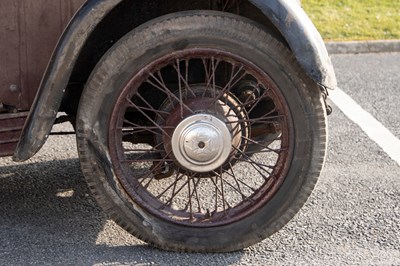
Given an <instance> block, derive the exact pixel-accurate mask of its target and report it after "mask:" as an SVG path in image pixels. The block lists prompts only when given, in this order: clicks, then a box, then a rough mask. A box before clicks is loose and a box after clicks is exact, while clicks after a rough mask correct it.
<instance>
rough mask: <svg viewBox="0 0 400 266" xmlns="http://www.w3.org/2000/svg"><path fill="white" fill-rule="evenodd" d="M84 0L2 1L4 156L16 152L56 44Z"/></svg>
mask: <svg viewBox="0 0 400 266" xmlns="http://www.w3.org/2000/svg"><path fill="white" fill-rule="evenodd" d="M83 2H84V0H68V1H64V0H58V1H54V0H35V1H26V0H2V1H0V25H2V26H1V27H0V45H1V49H0V156H10V155H12V154H13V153H14V151H15V148H16V146H17V143H18V141H19V138H20V135H21V131H22V129H23V126H24V123H25V120H26V118H27V117H28V110H29V109H30V107H31V105H32V103H33V101H34V98H35V95H36V93H37V90H38V88H39V84H40V81H41V79H42V77H43V74H44V72H45V69H46V66H47V64H48V62H49V60H50V58H51V54H52V52H53V50H54V47H55V46H56V44H57V41H58V39H59V37H60V36H61V34H62V32H63V30H64V28H65V27H66V25H67V24H68V22H69V20H70V19H71V17H72V16H73V14H74V13H75V12H76V10H78V9H79V7H80V6H81V5H82V3H83Z"/></svg>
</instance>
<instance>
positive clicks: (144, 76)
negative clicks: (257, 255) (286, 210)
mask: <svg viewBox="0 0 400 266" xmlns="http://www.w3.org/2000/svg"><path fill="white" fill-rule="evenodd" d="M210 121H213V122H210ZM291 125H292V122H291V117H290V113H289V110H288V107H287V104H286V101H285V99H284V97H283V95H282V94H281V92H280V91H279V89H278V88H277V86H276V85H275V83H274V82H273V81H272V80H271V78H270V77H269V75H268V74H267V73H265V72H264V71H262V70H261V69H260V68H258V67H257V66H256V65H254V64H253V63H251V62H250V61H248V60H246V59H244V58H242V57H240V56H237V55H233V54H231V53H228V52H224V51H221V50H216V49H205V48H192V49H185V50H183V51H178V52H174V53H171V54H168V55H166V56H164V57H161V58H159V59H157V60H155V61H153V62H151V63H150V64H148V65H147V66H145V67H144V68H142V69H141V70H140V71H138V72H137V73H135V74H134V75H133V76H132V77H131V78H130V80H129V82H127V84H126V85H125V86H124V88H123V90H122V93H121V94H120V96H119V98H118V100H117V101H116V103H115V105H114V109H113V112H112V115H111V119H110V126H109V132H108V139H109V151H110V156H111V161H112V164H113V170H114V173H115V175H116V177H117V181H118V182H119V183H120V184H121V185H122V187H123V189H124V190H125V192H126V193H127V194H128V195H129V197H130V199H131V200H132V201H134V202H135V203H136V204H137V205H139V206H140V207H141V208H142V209H143V210H145V211H147V212H149V213H151V214H153V215H155V216H157V217H159V218H161V219H163V220H166V221H169V222H172V223H176V224H182V225H187V226H193V227H212V226H217V225H224V224H230V223H233V222H235V221H238V220H240V219H243V218H245V217H247V216H249V215H251V214H252V213H254V212H255V211H256V210H258V209H259V208H260V207H261V206H263V205H265V204H266V203H267V202H268V201H270V200H271V199H272V197H273V196H274V194H275V193H276V192H277V190H278V189H279V188H280V187H281V185H282V183H283V181H284V180H285V176H286V174H287V171H288V165H289V164H290V160H291V157H292V148H291V147H292V145H291V142H292V140H291V139H292V138H293V133H292V132H293V127H292V126H291ZM227 132H228V133H229V134H230V137H228V139H229V143H230V145H229V147H226V146H227V145H226V143H227V141H226V139H227V135H226V134H227ZM177 139H178V140H177ZM209 139H210V140H209ZM208 140H209V141H208ZM188 143H189V144H188ZM190 143H191V144H190ZM193 143H194V144H193ZM192 147H195V148H192ZM213 147H218V149H215V148H213ZM219 149H222V151H219ZM221 154H222V155H221ZM182 158H183V159H182Z"/></svg>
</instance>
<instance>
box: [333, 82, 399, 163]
mask: <svg viewBox="0 0 400 266" xmlns="http://www.w3.org/2000/svg"><path fill="white" fill-rule="evenodd" d="M329 95H330V97H329V98H330V99H331V100H332V101H333V103H334V104H335V105H336V106H337V107H339V109H340V110H342V112H343V113H344V114H345V115H346V116H347V117H348V118H349V119H350V120H352V121H353V122H355V123H356V124H357V125H358V126H360V127H361V129H362V130H363V131H364V132H365V133H366V134H367V135H368V137H370V138H371V139H372V140H373V141H375V142H376V143H377V144H378V145H379V146H380V147H381V148H382V149H383V150H384V151H385V152H386V153H387V154H388V155H389V156H390V158H392V159H393V160H394V161H396V162H397V164H398V165H400V140H399V139H398V138H396V136H394V135H393V134H392V133H391V132H390V131H389V130H388V129H387V128H385V127H384V126H383V125H382V124H381V123H380V122H379V121H378V120H376V119H375V118H374V117H373V116H372V115H370V114H369V113H368V112H366V111H365V110H364V109H362V108H361V106H360V105H358V104H357V103H356V102H355V101H354V100H353V99H352V98H350V96H349V95H347V94H346V93H345V92H343V91H342V90H341V89H339V88H337V89H335V90H333V91H330V92H329Z"/></svg>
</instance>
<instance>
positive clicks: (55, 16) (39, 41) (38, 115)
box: [0, 0, 336, 161]
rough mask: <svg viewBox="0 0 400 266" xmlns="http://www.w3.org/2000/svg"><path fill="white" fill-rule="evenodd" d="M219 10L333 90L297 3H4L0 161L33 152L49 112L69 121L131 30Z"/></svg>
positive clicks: (325, 60)
mask: <svg viewBox="0 0 400 266" xmlns="http://www.w3.org/2000/svg"><path fill="white" fill-rule="evenodd" d="M229 2H232V3H233V4H230V3H229ZM224 8H225V9H226V10H224V11H228V12H233V13H238V14H240V15H242V16H245V17H249V18H251V19H254V20H256V21H258V22H260V23H262V24H265V25H266V26H268V27H269V28H270V29H272V30H273V31H275V32H276V34H277V35H279V36H280V38H282V39H284V40H285V41H286V42H287V44H288V46H289V47H290V48H291V49H292V51H293V52H294V54H295V55H296V57H297V59H298V61H299V63H300V64H301V65H302V66H303V68H304V69H305V70H306V72H307V73H308V74H309V75H310V77H311V78H312V79H313V80H314V81H316V82H317V83H319V84H321V85H322V86H325V87H328V88H334V87H335V86H336V79H335V76H334V72H333V68H332V65H331V63H330V60H329V57H328V55H327V53H326V50H325V47H324V44H323V43H322V40H321V38H320V36H319V34H318V32H317V31H316V30H315V28H314V26H313V25H312V23H311V22H310V21H309V19H308V18H307V16H306V15H305V13H304V12H303V11H302V9H301V7H300V6H299V5H298V2H297V1H286V0H285V1H262V0H251V1H222V2H221V1H208V0H207V1H190V3H189V2H188V1H146V2H141V1H131V0H125V1H121V0H107V1H96V0H90V1H84V0H68V1H63V0H58V1H48V0H47V1H46V0H37V1H23V0H3V1H1V2H0V15H1V16H0V22H1V25H2V26H1V28H0V44H1V49H0V156H10V155H13V154H15V155H16V156H15V160H18V161H20V160H26V159H28V158H29V157H31V156H32V155H33V154H35V153H36V152H37V150H38V149H39V148H40V147H41V146H42V145H43V143H44V141H45V139H46V137H47V136H48V134H49V131H50V129H51V127H52V125H53V123H54V120H55V116H56V113H57V112H58V111H67V113H68V114H70V115H71V116H74V112H76V106H77V103H78V102H79V95H80V91H81V90H82V86H83V84H84V83H85V80H86V79H87V77H88V76H89V74H90V70H91V69H93V67H94V66H95V64H96V62H97V61H98V60H99V59H100V58H101V56H102V55H103V54H104V53H105V52H106V51H107V50H108V49H109V48H110V46H111V45H112V44H113V43H115V42H116V41H117V40H118V39H119V38H121V37H122V36H123V35H124V34H125V33H126V32H128V31H129V30H131V29H132V28H134V27H136V26H138V25H140V24H142V23H144V22H146V21H147V20H150V19H152V18H155V17H157V16H160V15H163V14H167V13H171V12H174V11H181V10H191V9H224ZM74 14H75V16H74ZM68 25H69V26H68ZM53 52H54V53H53ZM46 67H48V68H47V70H46ZM35 97H36V102H35V103H34V99H35ZM62 102H63V103H65V104H63V105H62ZM60 107H61V109H60ZM29 113H31V115H30V119H29V120H28V121H27V117H28V115H29ZM25 122H27V123H26V125H25ZM24 125H25V130H24V131H23V132H24V133H23V134H22V138H20V137H21V132H22V130H23V128H24ZM20 140H21V141H20ZM18 142H20V145H19V148H18V149H17V143H18Z"/></svg>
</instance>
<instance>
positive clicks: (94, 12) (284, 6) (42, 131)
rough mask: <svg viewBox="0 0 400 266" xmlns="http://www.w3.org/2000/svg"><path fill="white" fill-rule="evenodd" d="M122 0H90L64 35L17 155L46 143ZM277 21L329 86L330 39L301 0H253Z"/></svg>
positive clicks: (312, 72) (313, 73) (307, 66)
mask: <svg viewBox="0 0 400 266" xmlns="http://www.w3.org/2000/svg"><path fill="white" fill-rule="evenodd" d="M122 1H123V0H88V1H87V2H86V3H85V4H84V5H83V6H82V7H81V8H80V10H79V11H78V12H77V13H76V15H75V16H74V17H73V19H72V20H71V22H70V24H69V25H68V27H67V28H66V30H65V31H64V33H63V35H62V37H61V38H60V40H59V42H58V44H57V46H56V48H55V51H54V53H53V55H52V58H51V60H50V62H49V65H48V68H47V70H46V73H45V75H44V76H43V79H42V82H41V85H40V87H39V90H38V93H37V95H36V98H35V101H34V103H33V105H32V107H31V111H30V113H29V117H28V119H27V121H26V123H25V126H24V129H23V131H22V134H21V138H20V140H19V143H18V146H17V149H16V151H15V153H14V156H13V159H14V161H25V160H27V159H29V158H31V157H32V156H33V155H34V154H36V152H38V151H39V149H40V148H41V147H42V146H43V144H44V143H45V141H46V139H47V137H48V135H49V133H50V131H51V128H52V126H53V124H54V121H55V119H56V115H57V112H58V110H59V108H60V105H61V102H62V99H63V96H64V92H65V89H66V87H67V85H68V82H69V78H70V76H71V73H72V71H73V68H74V65H75V63H76V61H77V59H78V57H79V54H80V51H81V49H82V48H83V46H84V44H85V41H86V40H87V39H88V38H89V36H90V34H91V33H92V32H93V31H94V29H95V28H96V26H97V25H98V24H99V23H100V22H101V21H102V19H103V18H105V17H106V16H107V14H108V13H109V12H110V11H111V10H112V9H113V8H114V7H116V6H117V5H118V4H119V3H121V2H122ZM249 1H250V2H251V3H252V4H253V5H254V6H256V7H257V8H259V9H260V10H261V11H262V12H263V13H264V15H265V16H267V17H268V19H269V20H270V21H271V22H272V23H273V24H274V25H275V26H276V27H277V29H278V30H279V31H280V33H281V34H282V36H283V37H284V38H285V40H286V41H287V43H288V45H289V47H290V49H291V50H292V51H293V53H294V55H295V57H296V59H297V60H298V62H299V63H300V65H301V66H302V67H303V69H304V70H305V72H306V73H307V74H308V76H309V77H310V78H311V79H312V80H314V81H315V82H316V83H318V84H320V85H322V86H324V87H326V88H332V89H333V88H335V87H336V77H335V73H334V70H333V66H332V63H331V61H330V58H329V56H328V52H327V51H326V48H325V44H324V42H323V40H322V38H321V36H320V34H319V33H318V31H317V30H316V28H315V27H314V25H313V24H312V22H311V20H310V19H309V18H308V16H307V15H306V14H305V12H304V11H303V9H302V8H301V6H300V4H299V2H298V1H296V0H274V1H272V0H249Z"/></svg>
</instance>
